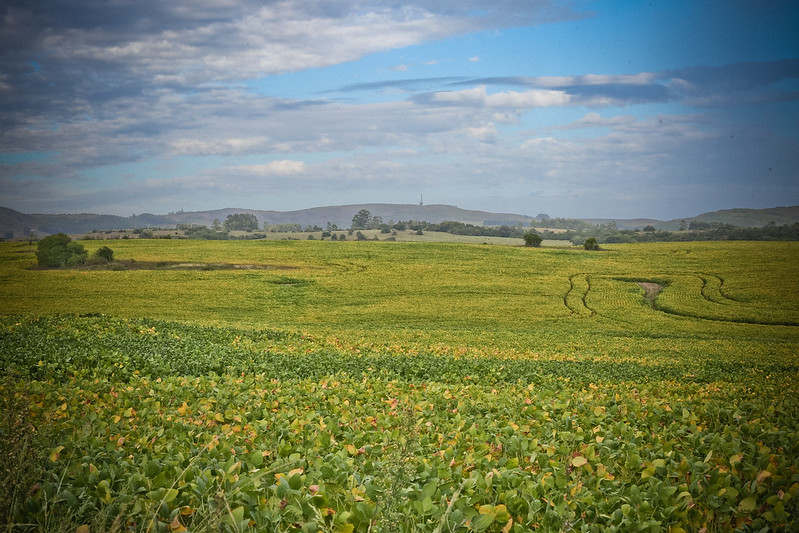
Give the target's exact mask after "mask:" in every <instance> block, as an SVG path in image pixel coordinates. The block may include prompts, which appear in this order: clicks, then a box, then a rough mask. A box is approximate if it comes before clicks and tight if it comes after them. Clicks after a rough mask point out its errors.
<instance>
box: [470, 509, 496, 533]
mask: <svg viewBox="0 0 799 533" xmlns="http://www.w3.org/2000/svg"><path fill="white" fill-rule="evenodd" d="M495 517H496V515H495V514H494V513H488V514H481V515H478V516H476V517H475V518H474V520H472V529H473V530H474V531H477V532H478V533H480V532H482V531H485V530H486V529H488V528H489V527H490V526H491V524H493V523H494V518H495Z"/></svg>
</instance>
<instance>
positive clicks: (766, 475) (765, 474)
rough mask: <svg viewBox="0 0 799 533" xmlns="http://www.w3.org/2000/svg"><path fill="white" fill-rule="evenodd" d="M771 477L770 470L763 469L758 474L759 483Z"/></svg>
mask: <svg viewBox="0 0 799 533" xmlns="http://www.w3.org/2000/svg"><path fill="white" fill-rule="evenodd" d="M770 477H771V472H769V471H768V470H761V471H760V473H759V474H758V475H757V478H756V479H757V483H758V485H759V484H760V483H763V482H764V481H765V480H766V479H768V478H770Z"/></svg>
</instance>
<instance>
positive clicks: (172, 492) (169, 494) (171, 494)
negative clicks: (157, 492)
mask: <svg viewBox="0 0 799 533" xmlns="http://www.w3.org/2000/svg"><path fill="white" fill-rule="evenodd" d="M177 497H178V489H169V490H167V491H166V494H164V503H169V502H171V501H172V500H174V499H175V498H177Z"/></svg>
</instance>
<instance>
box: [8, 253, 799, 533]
mask: <svg viewBox="0 0 799 533" xmlns="http://www.w3.org/2000/svg"><path fill="white" fill-rule="evenodd" d="M103 245H108V246H111V247H112V248H113V250H114V252H115V257H116V258H117V259H119V260H120V261H124V262H125V263H124V265H125V269H122V267H120V268H119V269H114V268H108V269H97V270H91V269H75V270H41V269H36V268H33V267H34V266H35V257H34V255H33V251H34V250H35V246H32V245H29V244H27V243H0V288H2V291H1V292H0V309H1V310H2V312H3V316H2V317H0V322H1V323H0V348H1V349H2V352H1V353H0V357H2V368H3V378H2V385H0V386H1V387H2V390H0V396H2V397H3V398H4V399H3V400H2V401H3V402H4V403H3V404H2V409H3V420H2V424H3V425H2V433H0V435H2V438H3V439H5V440H4V442H3V443H2V444H3V446H2V448H5V449H6V450H7V451H6V452H5V455H3V458H2V461H3V463H2V468H3V470H4V471H5V473H7V476H6V477H7V478H8V479H10V480H12V483H10V484H6V486H5V488H4V489H3V490H4V491H6V492H5V494H0V500H3V501H5V502H8V503H6V504H5V507H4V508H3V509H2V511H3V513H4V515H3V516H2V519H3V520H5V521H6V522H8V523H16V524H29V526H22V525H20V526H18V527H19V530H26V528H28V529H30V530H47V531H49V530H58V529H59V527H63V529H64V530H65V531H66V530H68V531H75V529H76V528H78V527H82V526H87V527H88V529H86V530H90V531H101V530H117V531H146V530H152V531H185V530H187V529H188V530H191V531H203V530H211V529H213V530H219V529H222V530H227V531H243V530H247V529H255V530H262V531H436V532H443V531H496V532H499V531H529V530H531V529H533V530H538V531H561V530H578V531H614V530H615V531H634V530H640V531H673V532H677V531H698V530H700V529H702V528H707V529H706V530H707V531H733V530H742V531H760V530H762V529H764V528H767V529H768V530H780V529H783V530H792V529H794V528H796V527H797V523H796V521H795V520H796V518H795V517H796V516H797V515H799V505H798V504H797V501H798V500H797V498H799V494H797V492H799V400H797V398H798V397H799V385H798V384H797V381H798V380H797V375H798V371H799V355H798V354H799V282H797V280H796V278H795V265H796V264H797V261H799V246H798V245H797V243H790V242H788V243H764V242H761V243H752V242H735V243H706V242H703V243H658V244H647V245H608V246H604V248H605V249H604V250H602V251H600V252H587V251H585V250H582V249H574V248H541V249H530V248H522V247H510V246H491V245H480V244H459V243H429V242H380V243H378V242H354V241H346V242H321V241H271V240H270V241H168V240H124V241H123V240H118V241H87V242H86V246H87V248H88V249H89V250H90V251H93V250H94V249H96V248H99V247H100V246H103ZM121 264H122V263H121ZM135 265H137V266H135ZM641 283H644V284H649V285H647V286H649V287H656V288H657V291H656V295H655V294H654V293H653V294H652V295H650V298H649V299H647V298H646V297H645V289H644V287H643V286H642V285H641ZM63 524H67V525H66V526H64V525H63Z"/></svg>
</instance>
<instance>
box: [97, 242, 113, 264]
mask: <svg viewBox="0 0 799 533" xmlns="http://www.w3.org/2000/svg"><path fill="white" fill-rule="evenodd" d="M94 256H95V257H99V258H101V259H105V260H106V261H108V262H109V263H110V262H111V261H113V260H114V251H113V250H112V249H111V248H109V247H108V246H101V247H100V248H98V249H97V251H96V252H94Z"/></svg>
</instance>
